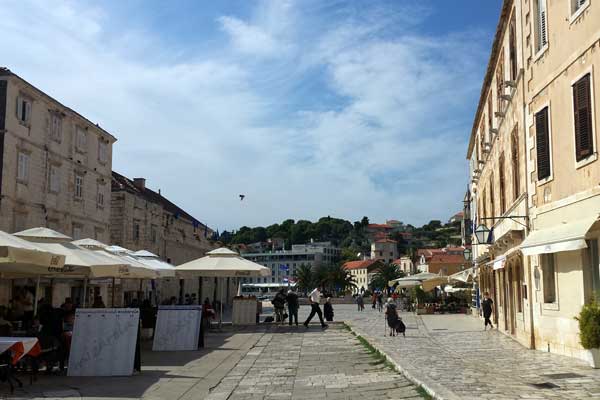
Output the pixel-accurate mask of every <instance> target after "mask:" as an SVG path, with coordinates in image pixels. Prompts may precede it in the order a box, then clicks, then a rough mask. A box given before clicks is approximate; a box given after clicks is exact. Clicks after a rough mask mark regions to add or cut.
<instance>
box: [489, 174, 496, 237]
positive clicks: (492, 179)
mask: <svg viewBox="0 0 600 400" xmlns="http://www.w3.org/2000/svg"><path fill="white" fill-rule="evenodd" d="M494 184H495V182H494V174H493V173H492V175H490V216H491V217H495V215H494V214H495V213H496V206H495V204H494V203H495V198H494ZM494 222H496V221H495V220H492V225H493V224H494Z"/></svg>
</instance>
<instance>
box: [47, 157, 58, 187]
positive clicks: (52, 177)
mask: <svg viewBox="0 0 600 400" xmlns="http://www.w3.org/2000/svg"><path fill="white" fill-rule="evenodd" d="M58 168H59V167H58V166H57V165H52V164H50V169H49V171H48V188H49V190H50V192H52V193H58V192H59V190H60V174H59V171H58Z"/></svg>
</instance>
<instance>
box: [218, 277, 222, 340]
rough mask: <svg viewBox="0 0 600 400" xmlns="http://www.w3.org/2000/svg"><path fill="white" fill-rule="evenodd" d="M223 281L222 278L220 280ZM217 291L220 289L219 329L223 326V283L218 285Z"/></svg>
mask: <svg viewBox="0 0 600 400" xmlns="http://www.w3.org/2000/svg"><path fill="white" fill-rule="evenodd" d="M221 279H223V278H221ZM219 289H221V312H220V313H219V329H221V326H222V325H223V283H222V282H221V284H220V285H219Z"/></svg>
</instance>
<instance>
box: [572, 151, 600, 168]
mask: <svg viewBox="0 0 600 400" xmlns="http://www.w3.org/2000/svg"><path fill="white" fill-rule="evenodd" d="M597 159H598V153H597V152H595V153H592V154H591V155H589V156H587V157H586V158H584V159H583V160H581V161H576V162H575V169H579V168H582V167H585V166H586V165H588V164H591V163H593V162H594V161H596V160H597Z"/></svg>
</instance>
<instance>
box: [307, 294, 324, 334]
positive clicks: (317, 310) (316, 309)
mask: <svg viewBox="0 0 600 400" xmlns="http://www.w3.org/2000/svg"><path fill="white" fill-rule="evenodd" d="M308 299H309V300H310V307H311V310H310V314H309V316H308V318H307V319H306V321H305V322H304V326H305V327H306V328H308V323H309V322H310V320H311V319H312V318H313V317H314V316H315V314H317V315H318V316H319V320H320V321H321V327H322V328H326V327H327V324H326V323H325V321H323V313H322V312H321V307H320V306H319V301H320V300H321V292H320V291H319V288H315V289H314V290H313V291H312V292H310V294H309V295H308Z"/></svg>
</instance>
